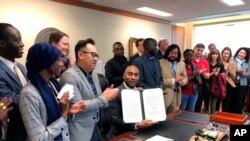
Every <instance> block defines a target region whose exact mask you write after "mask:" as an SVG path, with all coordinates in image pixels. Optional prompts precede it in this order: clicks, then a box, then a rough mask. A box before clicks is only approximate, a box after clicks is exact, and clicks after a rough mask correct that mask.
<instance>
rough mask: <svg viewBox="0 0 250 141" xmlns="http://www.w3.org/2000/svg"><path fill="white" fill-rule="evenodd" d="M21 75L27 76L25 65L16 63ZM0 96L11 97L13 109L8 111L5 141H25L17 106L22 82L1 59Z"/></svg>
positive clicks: (25, 135)
mask: <svg viewBox="0 0 250 141" xmlns="http://www.w3.org/2000/svg"><path fill="white" fill-rule="evenodd" d="M17 65H18V67H19V68H20V70H21V72H22V73H23V75H24V76H25V77H26V78H27V71H26V69H25V67H24V66H23V65H22V64H20V63H17ZM0 74H1V75H0V98H3V97H5V96H9V97H11V98H12V99H13V101H14V102H13V104H12V106H13V108H14V109H13V110H12V111H10V113H9V122H8V131H7V135H6V139H7V141H25V140H26V137H27V134H26V131H25V128H24V125H23V121H22V118H21V114H20V111H19V108H18V99H19V95H20V92H21V89H22V87H23V86H22V84H21V82H20V80H19V78H18V77H17V75H16V74H15V73H14V72H13V71H12V70H11V69H10V68H9V67H8V66H7V65H6V64H4V63H3V62H2V61H0Z"/></svg>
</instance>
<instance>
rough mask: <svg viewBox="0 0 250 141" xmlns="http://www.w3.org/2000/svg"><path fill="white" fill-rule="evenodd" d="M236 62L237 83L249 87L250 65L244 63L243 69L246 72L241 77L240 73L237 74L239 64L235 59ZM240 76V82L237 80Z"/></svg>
mask: <svg viewBox="0 0 250 141" xmlns="http://www.w3.org/2000/svg"><path fill="white" fill-rule="evenodd" d="M234 61H235V62H236V79H235V83H236V84H239V85H240V86H247V85H248V79H249V78H250V65H249V63H246V62H244V63H243V66H242V68H244V69H245V70H246V72H245V73H244V74H242V75H240V74H239V73H237V70H238V68H239V67H238V64H237V61H236V59H234ZM238 76H240V80H237V77H238Z"/></svg>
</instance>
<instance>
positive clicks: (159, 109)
mask: <svg viewBox="0 0 250 141" xmlns="http://www.w3.org/2000/svg"><path fill="white" fill-rule="evenodd" d="M142 96H143V102H144V111H145V119H150V120H153V121H164V120H166V118H167V115H166V109H165V104H164V97H163V91H162V89H160V88H156V89H147V90H144V91H143V94H142Z"/></svg>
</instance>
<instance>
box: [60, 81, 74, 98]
mask: <svg viewBox="0 0 250 141" xmlns="http://www.w3.org/2000/svg"><path fill="white" fill-rule="evenodd" d="M65 92H69V100H71V99H72V98H73V97H74V86H73V85H70V84H65V85H64V86H63V87H62V88H61V90H60V92H59V94H58V95H57V98H58V99H61V97H62V96H63V94H64V93H65Z"/></svg>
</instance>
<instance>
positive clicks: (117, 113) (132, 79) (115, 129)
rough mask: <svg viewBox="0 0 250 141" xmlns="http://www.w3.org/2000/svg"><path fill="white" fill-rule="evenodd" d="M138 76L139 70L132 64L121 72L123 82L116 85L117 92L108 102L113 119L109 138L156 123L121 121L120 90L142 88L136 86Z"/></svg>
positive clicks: (149, 121)
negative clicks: (109, 102)
mask: <svg viewBox="0 0 250 141" xmlns="http://www.w3.org/2000/svg"><path fill="white" fill-rule="evenodd" d="M139 76H140V74H139V70H138V68H137V67H136V66H134V65H131V66H128V67H127V68H126V69H125V71H124V74H123V79H124V82H123V83H122V84H121V85H120V86H119V87H118V89H119V94H118V96H117V97H116V98H115V99H114V100H113V101H111V104H110V112H111V117H112V119H113V124H112V126H111V130H110V131H109V134H108V138H109V139H111V138H113V137H115V136H118V135H120V134H122V133H125V132H127V131H133V130H137V129H142V128H146V127H150V126H152V125H153V124H156V123H157V122H154V121H151V120H143V121H141V122H139V123H124V122H123V116H122V103H121V102H122V101H121V91H122V90H123V89H137V90H141V89H142V88H140V87H136V85H137V83H138V81H139Z"/></svg>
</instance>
